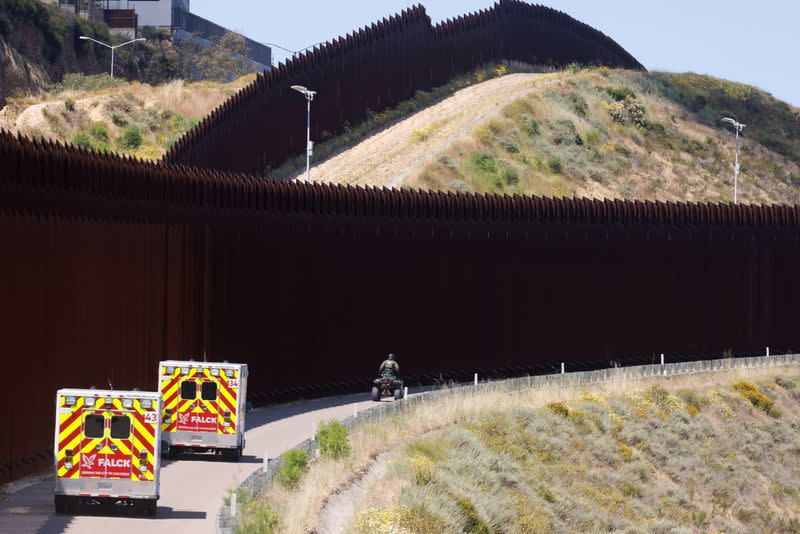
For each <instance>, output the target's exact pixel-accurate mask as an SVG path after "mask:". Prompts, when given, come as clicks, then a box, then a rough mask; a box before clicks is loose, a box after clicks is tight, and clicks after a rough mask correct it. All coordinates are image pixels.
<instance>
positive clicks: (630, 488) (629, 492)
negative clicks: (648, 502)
mask: <svg viewBox="0 0 800 534" xmlns="http://www.w3.org/2000/svg"><path fill="white" fill-rule="evenodd" d="M620 491H621V492H622V494H623V495H624V496H626V497H638V496H639V494H640V492H639V488H637V487H636V486H634V485H633V484H630V483H628V482H623V483H622V485H621V486H620Z"/></svg>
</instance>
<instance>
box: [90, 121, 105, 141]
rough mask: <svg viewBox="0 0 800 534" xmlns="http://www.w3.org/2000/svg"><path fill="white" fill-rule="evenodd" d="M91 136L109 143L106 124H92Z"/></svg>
mask: <svg viewBox="0 0 800 534" xmlns="http://www.w3.org/2000/svg"><path fill="white" fill-rule="evenodd" d="M89 135H91V136H92V137H93V138H95V139H97V140H98V141H102V142H104V143H108V128H106V125H105V124H102V123H99V122H97V123H95V124H92V125H91V126H90V127H89Z"/></svg>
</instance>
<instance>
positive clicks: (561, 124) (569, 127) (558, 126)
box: [553, 119, 583, 145]
mask: <svg viewBox="0 0 800 534" xmlns="http://www.w3.org/2000/svg"><path fill="white" fill-rule="evenodd" d="M553 143H555V144H557V145H572V144H575V145H582V144H583V139H582V138H581V136H580V135H579V134H578V129H577V128H576V127H575V124H574V123H573V122H572V121H571V120H568V119H564V120H560V121H556V123H555V124H554V125H553Z"/></svg>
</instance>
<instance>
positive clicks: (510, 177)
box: [502, 166, 519, 185]
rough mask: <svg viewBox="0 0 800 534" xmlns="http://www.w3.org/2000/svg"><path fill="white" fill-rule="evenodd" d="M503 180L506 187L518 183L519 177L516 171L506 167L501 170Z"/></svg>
mask: <svg viewBox="0 0 800 534" xmlns="http://www.w3.org/2000/svg"><path fill="white" fill-rule="evenodd" d="M502 175H503V180H504V181H505V183H507V184H508V185H517V184H518V183H519V175H518V174H517V169H515V168H514V167H511V166H506V167H504V168H503V173H502Z"/></svg>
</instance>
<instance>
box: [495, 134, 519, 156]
mask: <svg viewBox="0 0 800 534" xmlns="http://www.w3.org/2000/svg"><path fill="white" fill-rule="evenodd" d="M497 142H498V143H500V146H502V147H503V148H505V149H506V152H508V153H509V154H516V153H517V152H519V145H517V143H516V142H515V141H514V140H513V139H511V138H510V137H501V138H500V139H498V140H497Z"/></svg>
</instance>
